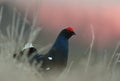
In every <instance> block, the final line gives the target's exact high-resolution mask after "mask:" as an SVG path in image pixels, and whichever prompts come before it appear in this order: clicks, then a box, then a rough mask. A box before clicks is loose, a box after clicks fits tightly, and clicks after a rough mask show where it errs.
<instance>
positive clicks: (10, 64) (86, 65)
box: [0, 7, 120, 81]
mask: <svg viewBox="0 0 120 81" xmlns="http://www.w3.org/2000/svg"><path fill="white" fill-rule="evenodd" d="M3 9H4V8H3V7H2V8H1V10H0V23H1V19H2V12H3ZM28 9H29V8H28ZM27 11H28V10H26V13H25V17H24V19H23V21H24V22H23V23H22V26H21V28H20V29H19V27H20V26H19V24H20V14H19V15H18V16H17V18H16V16H15V13H16V12H17V10H16V8H14V10H13V16H12V17H13V18H12V25H9V26H8V27H6V29H5V30H6V31H5V32H6V33H7V34H5V35H4V34H3V33H2V31H0V81H46V80H45V78H46V77H47V76H46V77H42V75H41V73H38V72H37V71H36V70H35V69H34V67H31V66H29V65H28V64H27V63H19V62H16V60H15V59H13V58H12V56H13V54H14V53H16V52H18V51H20V49H21V48H22V47H24V45H25V43H26V42H29V43H31V42H32V41H33V40H34V39H35V37H36V35H37V33H38V32H39V31H40V28H36V27H35V24H36V23H35V22H36V18H37V17H35V19H34V20H33V24H32V25H31V27H30V33H29V34H28V39H25V38H26V37H25V35H24V31H25V28H26V26H25V24H26V23H28V24H29V22H28V20H27ZM18 31H20V32H18ZM26 32H28V31H26ZM92 35H94V31H93V28H92ZM93 43H94V36H93V39H92V43H91V45H90V51H89V53H88V58H84V60H80V63H79V62H77V63H78V64H77V65H75V64H74V63H76V61H74V60H73V61H72V62H71V63H70V64H68V66H67V68H66V69H65V71H64V72H63V73H62V74H61V75H60V76H59V77H56V78H55V79H54V80H55V81H119V75H120V70H119V69H116V68H115V67H114V69H113V68H112V67H111V64H112V62H111V61H112V60H113V56H115V54H116V53H115V52H114V53H113V56H112V57H111V60H110V61H109V62H107V61H106V60H108V59H107V58H103V59H101V61H100V62H99V63H97V64H94V65H91V64H90V62H91V58H92V57H91V54H92V47H93ZM48 47H49V45H48V46H46V47H43V48H40V50H39V52H40V51H43V50H46V48H48ZM106 53H107V52H106ZM115 66H116V65H115ZM108 67H109V68H111V69H108ZM51 75H52V74H51ZM49 81H50V80H49Z"/></svg>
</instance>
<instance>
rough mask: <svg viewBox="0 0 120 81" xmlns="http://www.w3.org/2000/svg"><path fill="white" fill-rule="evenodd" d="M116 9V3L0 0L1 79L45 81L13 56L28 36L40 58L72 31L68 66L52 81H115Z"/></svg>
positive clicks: (118, 32) (105, 0)
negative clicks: (65, 32) (64, 31)
mask: <svg viewBox="0 0 120 81" xmlns="http://www.w3.org/2000/svg"><path fill="white" fill-rule="evenodd" d="M119 5H120V1H119V0H0V80H2V81H30V80H31V81H32V80H33V81H46V80H43V77H41V76H39V75H41V73H39V75H38V74H36V71H34V70H33V68H31V67H29V65H27V64H26V63H18V62H16V61H14V60H13V58H12V54H13V53H14V52H16V48H17V47H19V45H20V46H23V45H24V44H25V43H27V42H29V37H30V35H31V33H32V34H33V37H30V38H31V39H32V38H35V39H34V41H33V45H34V46H35V47H36V48H37V49H38V50H39V52H40V53H43V54H44V53H46V52H47V51H48V50H49V48H50V47H51V45H52V44H53V43H54V41H55V39H56V37H57V35H58V34H59V32H60V31H61V30H62V29H64V28H66V27H67V26H71V27H73V28H74V30H75V32H76V34H77V35H76V36H73V37H72V38H71V39H70V40H69V61H68V66H67V69H66V70H65V72H63V74H61V76H60V77H58V78H57V80H55V81H119V80H120V79H119V74H120V70H119V68H120V63H119V62H120V61H119V60H120V58H119V57H120V56H119V53H120V47H119V45H120V42H119V40H120V23H119V20H120V15H119V14H120V6H119ZM33 27H34V28H35V31H34V28H33ZM37 28H40V32H39V33H38V34H37V36H35V33H36V30H37ZM37 32H38V30H37ZM22 35H23V36H22ZM31 36H32V35H31ZM93 37H94V38H93ZM13 39H14V40H13ZM20 39H21V40H22V42H21V41H20V42H19V40H20ZM23 43H24V44H23ZM21 48H22V47H21ZM114 57H115V58H114ZM116 66H118V67H116ZM6 77H7V78H6Z"/></svg>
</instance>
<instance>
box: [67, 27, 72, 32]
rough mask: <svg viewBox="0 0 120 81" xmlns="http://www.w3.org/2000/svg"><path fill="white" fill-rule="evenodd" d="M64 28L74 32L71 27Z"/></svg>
mask: <svg viewBox="0 0 120 81" xmlns="http://www.w3.org/2000/svg"><path fill="white" fill-rule="evenodd" d="M66 29H67V30H69V31H71V32H74V30H73V28H72V27H67V28H66Z"/></svg>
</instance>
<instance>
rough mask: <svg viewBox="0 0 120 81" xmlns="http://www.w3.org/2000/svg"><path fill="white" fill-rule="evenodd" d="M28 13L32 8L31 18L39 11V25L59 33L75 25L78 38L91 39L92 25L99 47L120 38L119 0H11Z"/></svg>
mask: <svg viewBox="0 0 120 81" xmlns="http://www.w3.org/2000/svg"><path fill="white" fill-rule="evenodd" d="M9 2H11V4H14V5H16V6H17V7H18V8H19V9H20V10H21V11H23V12H25V11H26V8H27V7H29V6H30V7H29V17H30V18H32V17H34V16H35V15H37V13H38V21H37V24H39V25H42V26H43V27H46V29H48V31H50V32H52V31H53V30H54V29H55V30H57V31H54V33H57V32H58V31H59V30H61V29H62V28H65V27H66V26H72V27H73V28H74V29H75V30H76V33H77V39H76V40H77V41H78V42H79V41H81V40H82V41H85V42H90V41H91V29H90V25H91V24H92V26H93V28H94V33H95V38H96V40H95V42H96V43H97V44H98V46H104V45H109V44H111V43H114V42H117V41H118V40H119V39H120V23H119V21H120V6H119V5H120V1H119V0H11V1H9Z"/></svg>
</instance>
